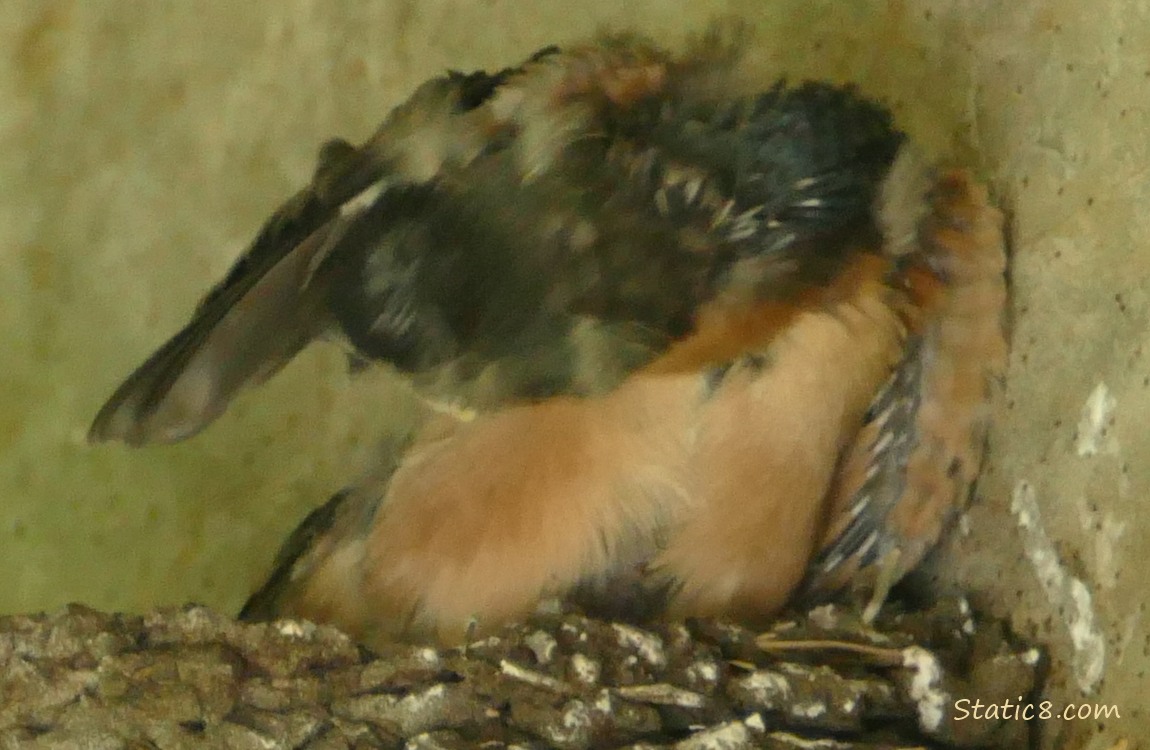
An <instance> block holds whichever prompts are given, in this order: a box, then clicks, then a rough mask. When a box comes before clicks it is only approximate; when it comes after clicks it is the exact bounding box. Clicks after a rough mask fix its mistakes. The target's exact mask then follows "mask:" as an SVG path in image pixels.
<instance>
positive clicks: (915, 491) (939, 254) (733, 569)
mask: <svg viewBox="0 0 1150 750" xmlns="http://www.w3.org/2000/svg"><path fill="white" fill-rule="evenodd" d="M743 44H744V42H742V41H740V40H736V41H732V40H731V39H724V38H723V37H722V36H721V35H718V34H708V35H705V36H704V37H703V38H702V39H701V40H700V41H698V42H696V43H694V44H692V45H690V46H689V47H688V49H687V51H686V52H684V53H682V54H678V55H676V54H673V53H671V52H668V51H666V50H664V49H662V48H660V47H658V46H657V45H655V44H654V43H652V42H650V41H648V40H646V39H644V38H642V37H640V36H637V35H633V34H613V35H612V34H607V35H601V36H600V37H597V38H595V39H593V40H591V41H589V42H585V43H580V44H575V45H572V46H570V47H564V48H560V47H548V48H545V49H543V50H541V51H539V52H537V53H535V54H534V55H531V56H530V57H529V58H528V59H527V60H525V61H524V62H522V63H520V64H518V65H516V66H514V67H509V68H505V69H503V70H501V71H498V72H495V73H486V72H483V71H476V72H471V73H460V72H454V71H453V72H449V73H447V74H445V75H443V76H439V77H437V78H433V79H432V80H430V81H428V82H427V83H425V84H424V85H422V86H420V87H419V88H418V89H416V91H415V92H414V93H413V94H412V95H411V97H410V98H409V99H408V100H407V101H406V102H404V103H402V104H400V105H399V106H398V107H396V108H395V109H394V110H393V111H392V112H391V113H390V114H389V115H388V116H387V117H386V118H385V119H384V121H383V123H382V125H381V126H380V127H379V129H378V130H377V131H376V132H375V133H374V134H373V135H372V136H371V137H370V138H368V139H367V140H366V141H365V142H364V143H363V144H361V145H359V146H354V145H352V144H350V143H348V142H346V141H343V140H339V139H336V140H332V141H329V142H328V143H327V144H325V145H324V146H323V147H322V148H321V149H320V154H319V158H318V161H317V166H316V169H315V173H314V175H313V176H312V179H311V181H310V183H309V184H308V185H307V186H306V187H305V188H303V189H302V190H301V191H300V192H298V193H297V194H295V195H294V196H292V197H291V198H289V199H288V201H286V202H285V203H284V204H283V205H282V206H281V207H280V208H279V210H277V211H276V212H275V213H274V214H273V215H272V217H271V218H270V219H269V220H268V221H267V222H266V223H265V224H264V226H263V228H262V229H261V230H260V231H259V233H258V234H257V236H256V238H255V240H254V241H253V242H252V244H251V245H250V247H249V248H248V250H247V251H246V252H245V254H244V255H242V256H241V257H240V259H239V260H238V261H237V262H236V263H235V265H234V266H233V267H232V269H231V270H230V271H229V272H228V273H227V274H226V276H225V277H224V279H223V280H222V281H221V282H219V283H218V284H217V285H216V286H215V287H214V288H213V289H212V290H211V291H210V292H209V293H208V294H207V295H206V296H205V298H204V299H203V301H202V302H201V303H200V305H199V306H198V307H197V309H196V310H195V312H194V313H193V315H192V318H191V321H190V322H189V323H188V324H187V325H186V326H185V327H184V328H183V329H182V330H180V331H179V332H178V333H176V334H175V336H173V337H172V338H171V339H170V340H169V341H168V342H167V343H166V344H164V345H163V346H161V347H160V348H159V349H158V350H157V352H156V353H155V354H154V355H153V356H152V357H150V358H149V359H148V360H146V361H145V362H144V363H143V364H142V365H141V366H140V367H139V368H138V369H137V370H136V371H135V372H133V373H132V374H131V375H129V376H128V378H127V379H126V380H125V381H124V383H123V385H121V386H120V387H119V388H118V389H117V390H116V391H115V392H114V394H113V395H112V397H111V398H110V399H109V400H108V402H107V403H106V404H105V405H104V407H103V408H102V409H101V410H100V411H99V413H98V414H97V416H96V418H95V420H94V422H93V425H92V428H91V431H90V434H89V437H90V439H91V440H92V441H94V442H99V441H107V440H119V441H123V442H126V443H128V444H130V445H135V446H139V445H145V444H149V443H166V442H176V441H180V440H183V439H186V438H189V437H191V436H192V435H195V434H196V433H198V432H199V431H200V430H202V429H204V428H205V427H206V426H207V425H208V424H210V423H211V422H212V421H213V420H214V419H215V418H217V417H218V416H219V415H220V414H222V413H223V412H224V411H225V409H226V408H227V405H228V403H229V402H230V400H231V399H232V398H233V397H234V396H235V395H236V394H237V393H238V392H240V391H241V390H243V389H245V388H248V387H252V386H255V385H258V384H259V383H261V382H263V381H265V380H266V379H267V378H269V377H271V376H272V375H273V374H274V373H275V372H276V371H278V370H279V369H280V368H281V367H283V366H284V365H285V364H286V363H287V362H288V361H290V360H291V359H292V357H294V356H295V355H296V354H297V353H298V352H299V351H300V350H302V349H303V348H304V347H305V346H307V345H308V344H310V343H311V342H313V341H315V340H319V339H336V340H338V341H340V342H341V343H342V345H343V346H344V347H345V348H346V349H347V350H348V351H349V357H350V360H351V361H352V362H353V363H354V365H355V366H356V367H364V366H373V365H380V366H387V367H391V368H393V369H394V370H396V371H398V372H399V373H401V374H402V376H403V377H405V378H407V379H408V380H409V381H410V382H411V383H412V384H413V386H414V387H415V389H416V390H417V392H418V393H420V395H421V396H423V397H424V398H425V399H426V401H427V402H428V404H430V405H431V406H433V407H434V408H433V409H432V411H431V415H430V416H429V417H428V418H427V419H426V420H424V421H423V422H422V423H421V424H419V425H417V426H416V427H415V428H413V431H412V434H410V435H409V436H408V437H407V438H406V439H405V441H404V444H403V445H402V446H401V448H400V449H399V450H397V451H395V452H394V455H387V456H381V457H380V460H379V462H378V465H377V466H376V467H375V468H374V470H373V471H372V472H369V474H368V476H366V477H364V478H361V479H360V480H358V481H356V482H354V483H351V484H349V485H348V486H347V487H345V488H344V489H343V490H341V491H340V492H338V493H337V494H335V495H334V496H333V497H332V498H331V499H330V500H329V501H328V502H327V503H325V504H323V505H321V506H320V507H319V508H317V509H316V510H314V511H313V512H312V513H311V514H309V515H308V517H307V518H306V519H305V520H304V521H303V522H302V523H301V524H300V525H299V526H298V527H297V529H296V530H295V531H294V532H293V533H292V534H291V535H290V536H289V538H288V540H287V541H286V542H285V543H284V545H283V546H282V548H281V550H280V552H279V554H278V556H277V559H276V561H275V562H274V564H273V566H272V573H271V574H270V576H269V577H268V578H267V580H266V582H265V583H264V584H263V585H262V586H261V587H260V588H259V589H258V590H257V591H256V592H255V593H254V594H253V595H252V596H251V598H250V599H249V600H248V602H247V603H246V604H245V606H244V608H243V609H242V611H241V613H240V618H241V619H245V620H265V619H272V618H278V617H298V618H304V619H309V620H313V621H317V622H326V623H330V624H334V625H337V626H339V627H340V628H342V629H344V630H345V631H347V632H348V633H350V634H352V635H353V636H355V637H356V638H358V639H359V640H361V641H363V642H365V643H367V644H382V643H385V642H390V641H392V640H397V639H398V640H410V639H416V640H427V639H430V640H435V641H439V642H443V643H458V642H460V641H461V640H463V639H465V638H467V637H469V634H473V633H475V632H476V631H477V630H485V629H491V628H495V627H498V626H500V625H501V624H503V623H506V622H509V621H513V620H516V619H521V618H523V617H525V616H527V615H529V614H530V613H531V612H532V611H533V609H534V608H535V607H537V606H538V605H539V603H540V602H541V601H544V600H546V599H548V598H553V597H555V598H560V599H565V600H568V601H571V602H574V603H578V604H579V605H580V606H583V607H585V608H587V609H588V610H590V611H594V612H603V613H606V614H610V615H611V616H618V617H622V618H630V619H637V620H645V619H651V618H658V617H673V618H681V617H690V616H721V617H732V618H737V619H740V620H744V621H747V622H755V623H759V622H767V621H769V620H770V618H771V617H774V616H776V615H777V614H778V613H779V612H780V611H781V610H782V608H784V607H785V606H787V605H788V604H789V603H793V602H796V601H815V600H819V599H823V598H827V597H832V596H835V595H837V594H839V593H840V592H841V591H843V590H845V589H850V588H857V589H859V590H863V589H869V590H870V592H871V604H870V609H871V610H873V609H874V608H875V607H877V606H879V605H880V604H881V602H882V600H883V599H884V598H885V596H886V593H887V592H888V591H889V588H890V586H892V585H893V584H894V583H895V582H896V581H897V580H899V579H900V578H901V577H902V576H904V575H905V574H906V573H907V572H908V571H909V570H911V569H913V568H914V567H915V565H917V564H918V562H919V561H920V560H921V559H922V558H923V556H924V555H925V554H926V553H927V552H929V550H930V549H931V548H932V547H933V546H934V544H935V543H936V542H937V541H938V539H939V538H940V536H941V535H942V533H943V532H944V531H945V529H946V528H948V527H949V526H950V525H951V524H952V523H953V521H954V519H955V518H956V517H957V515H958V514H959V513H960V512H961V510H962V508H963V507H964V505H965V503H966V502H967V499H968V497H969V494H970V491H971V487H972V485H973V483H974V481H975V479H976V477H977V474H978V471H979V466H980V464H981V461H982V458H983V453H984V445H985V439H986V434H987V430H988V429H989V424H990V420H991V417H992V412H993V405H994V395H995V392H996V389H997V388H998V387H999V384H1000V382H1001V378H1002V373H1003V370H1004V367H1005V357H1006V328H1005V324H1004V310H1005V304H1006V294H1007V289H1006V282H1005V262H1006V259H1005V249H1004V248H1005V242H1004V238H1003V221H1002V214H1001V212H1000V211H998V209H997V208H995V206H994V205H993V203H992V201H991V200H990V197H989V195H988V192H987V190H986V188H985V187H984V186H982V185H981V184H979V183H978V182H977V181H976V180H975V179H974V178H973V176H972V175H971V174H970V173H969V172H968V171H964V170H961V169H941V168H936V167H935V166H933V165H932V164H930V163H929V162H928V161H927V160H926V159H925V157H923V156H922V155H921V154H920V153H919V152H918V150H917V149H916V148H915V147H914V145H913V144H911V143H909V142H908V139H907V138H906V136H905V135H904V134H903V133H902V132H901V131H900V130H899V129H897V128H896V127H895V125H894V124H893V118H892V116H891V114H890V112H889V111H888V110H886V109H885V108H883V107H882V106H881V105H879V104H877V103H876V102H874V101H872V100H869V99H867V98H866V97H864V96H862V95H861V94H860V93H859V92H858V91H857V90H856V89H854V88H853V87H851V86H844V85H834V84H829V83H821V82H811V81H807V82H803V83H800V84H798V85H791V84H789V83H788V82H786V81H778V82H775V83H774V84H773V85H769V86H766V87H762V88H755V87H750V88H748V87H746V86H744V85H743V84H741V83H739V82H737V81H738V76H736V75H734V70H735V67H736V66H737V63H738V60H739V54H740V48H741V46H742V45H743ZM872 614H873V612H872Z"/></svg>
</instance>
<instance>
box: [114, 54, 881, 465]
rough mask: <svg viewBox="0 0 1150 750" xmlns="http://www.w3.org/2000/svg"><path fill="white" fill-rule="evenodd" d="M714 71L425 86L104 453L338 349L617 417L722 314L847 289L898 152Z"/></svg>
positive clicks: (849, 95)
mask: <svg viewBox="0 0 1150 750" xmlns="http://www.w3.org/2000/svg"><path fill="white" fill-rule="evenodd" d="M713 67H714V63H712V62H709V61H706V60H703V61H701V62H700V61H678V60H673V59H671V58H669V57H667V56H666V55H664V54H662V53H660V52H658V51H656V50H653V49H651V48H648V47H646V46H644V45H643V44H640V43H635V42H633V41H619V40H615V41H606V42H601V43H599V44H596V45H588V46H586V47H582V48H576V49H575V50H573V51H571V52H565V53H560V52H556V51H554V50H546V51H544V52H542V53H540V54H538V55H536V56H534V57H532V58H531V59H530V60H529V61H527V62H526V63H524V65H523V66H520V67H519V68H516V69H509V70H505V71H501V72H500V73H497V74H495V75H492V76H489V75H487V74H483V73H474V74H470V75H462V74H451V75H448V76H446V77H443V78H440V79H435V80H433V81H431V82H429V83H428V84H425V85H424V86H423V87H421V88H420V89H419V90H417V91H416V92H415V94H414V95H413V96H412V98H411V99H410V100H409V101H408V102H406V103H405V104H403V105H401V106H400V107H398V108H397V109H396V110H395V111H393V113H392V114H391V115H390V116H389V117H388V119H387V120H386V121H385V122H384V124H383V125H382V126H381V127H380V129H379V131H378V132H377V133H376V134H375V135H374V136H373V137H372V138H371V139H369V141H368V142H367V143H365V144H364V145H363V146H360V147H358V148H356V147H352V146H350V145H348V144H346V143H342V142H334V143H333V144H332V145H331V146H329V147H328V148H327V149H326V150H325V152H324V154H323V155H322V157H321V160H320V165H319V168H318V169H317V171H316V175H315V177H314V178H313V180H312V183H311V185H310V186H309V187H308V188H307V189H305V190H304V191H302V192H301V193H300V194H298V195H297V196H295V197H294V198H293V199H291V200H290V201H289V202H288V203H287V204H285V206H284V207H282V208H281V209H280V211H278V212H277V213H276V214H275V215H274V216H273V218H272V219H271V220H270V221H269V222H268V224H267V225H266V226H265V228H264V230H263V231H262V232H261V233H260V235H259V237H258V238H257V240H256V241H255V243H253V245H252V247H251V249H250V250H249V252H248V253H247V254H246V255H245V256H244V257H243V258H241V260H240V261H239V262H237V264H236V266H235V267H234V268H233V270H232V271H231V272H230V273H229V274H228V276H227V277H226V278H225V279H224V281H223V282H222V283H221V284H220V285H219V286H218V287H217V288H216V289H215V290H213V291H212V292H211V293H210V294H209V295H208V296H207V298H206V299H205V301H204V302H203V303H202V304H201V306H200V308H199V309H198V310H197V312H196V314H195V316H194V317H193V319H192V321H191V322H190V323H189V324H188V325H187V327H185V328H184V329H183V330H182V331H181V332H179V333H178V334H177V335H176V336H175V337H174V338H173V339H172V340H171V341H169V342H168V343H167V344H165V345H164V346H163V347H161V349H160V350H159V351H158V352H157V353H156V354H155V355H153V356H152V357H151V358H150V359H149V360H148V361H146V362H145V363H144V364H143V365H142V366H141V367H140V368H139V369H138V370H137V371H136V372H135V373H133V374H132V375H131V376H130V377H129V378H128V379H127V381H126V382H125V383H124V385H122V386H121V387H120V388H119V389H118V390H117V391H116V392H115V394H114V395H113V396H112V398H111V399H110V400H109V402H108V403H107V404H106V405H105V406H104V408H103V409H102V410H101V411H100V413H99V414H98V415H97V417H96V420H95V422H94V424H93V427H92V430H91V437H92V438H93V439H95V440H102V439H120V440H124V441H126V442H129V443H132V444H141V443H146V442H152V441H160V442H169V441H175V440H180V439H183V438H185V437H188V436H189V435H192V434H194V433H195V432H197V431H198V430H200V429H202V428H203V427H204V426H205V425H206V424H208V423H209V422H210V421H211V420H212V419H214V418H215V417H216V416H218V415H219V414H220V413H221V412H222V411H223V410H224V409H225V408H226V406H227V403H228V402H229V401H230V399H231V398H232V397H233V396H234V395H235V393H236V392H238V391H239V390H240V389H241V388H243V387H244V386H247V385H251V384H256V383H259V382H262V381H263V380H264V379H266V378H267V377H269V376H270V375H271V374H272V373H274V372H276V371H277V370H278V369H279V368H280V367H281V366H282V365H283V364H285V363H286V362H287V361H288V360H290V359H291V358H292V357H293V356H294V355H295V354H296V353H297V352H298V351H299V350H300V349H301V348H302V347H303V346H305V345H306V344H307V343H308V342H309V341H311V340H312V339H314V338H315V337H317V336H319V335H321V334H324V333H329V332H336V333H339V334H341V335H343V336H344V337H346V338H347V339H349V340H350V342H351V344H352V346H353V348H354V349H355V350H356V354H357V355H358V356H360V357H361V358H366V359H374V360H381V361H384V362H387V363H390V364H393V365H395V366H397V367H399V368H400V369H401V370H406V371H408V372H410V373H412V374H413V375H414V376H415V377H416V379H417V382H418V383H419V384H420V385H421V386H422V387H423V388H424V389H425V390H426V391H427V392H428V393H429V394H430V395H431V396H432V397H433V398H440V399H444V400H448V401H460V402H462V403H463V404H464V405H466V406H469V407H472V408H480V409H485V408H494V407H498V406H500V405H503V404H506V403H512V402H517V401H521V400H523V399H538V398H545V397H549V396H553V395H558V394H563V393H574V394H586V393H600V392H604V391H607V390H610V389H611V388H613V387H615V386H616V385H617V384H618V383H619V382H622V380H623V379H625V378H626V377H627V375H628V374H629V373H631V372H633V371H634V370H635V369H637V368H639V367H642V366H643V365H645V364H646V363H648V362H649V361H651V359H652V358H653V357H656V356H658V355H659V353H660V352H662V351H664V350H665V349H666V348H667V347H668V346H670V345H671V344H672V343H673V342H674V341H675V340H677V339H680V338H682V337H683V336H685V335H686V334H688V333H689V332H691V331H692V330H693V329H694V327H695V326H696V325H697V324H698V323H699V320H698V318H699V313H700V311H701V310H702V309H704V308H705V306H706V304H707V303H708V302H709V301H711V300H713V299H715V298H716V297H718V296H721V295H725V296H729V297H730V296H734V297H738V296H742V297H746V298H748V299H758V298H763V297H773V298H776V299H786V298H789V297H792V296H794V295H796V294H799V293H801V292H802V291H803V290H804V289H807V288H809V287H811V286H815V285H818V284H822V283H827V282H829V280H830V279H832V278H833V277H834V275H835V274H836V273H837V272H838V269H840V268H841V266H842V264H843V263H844V262H845V259H846V251H845V250H844V249H843V248H844V247H845V245H844V243H842V242H834V241H830V240H831V239H833V238H835V237H838V236H843V237H845V236H849V235H850V234H853V233H857V232H859V231H865V230H866V228H867V227H869V226H871V223H872V222H871V217H870V215H869V209H870V206H871V204H872V203H873V200H874V195H875V192H876V190H877V186H878V184H879V182H880V181H881V178H882V176H883V174H884V173H885V171H886V169H887V167H888V166H889V164H890V162H891V160H892V159H893V155H894V152H895V150H896V148H897V146H898V143H899V142H900V140H901V135H900V134H899V133H897V131H895V130H894V129H893V127H892V126H891V124H890V118H889V115H888V114H887V113H886V112H885V111H884V110H882V109H881V108H880V107H878V106H877V105H874V104H873V103H870V102H868V101H866V100H864V99H862V98H861V97H859V96H858V95H857V94H856V93H855V92H854V91H852V90H850V89H847V88H842V87H832V86H827V85H821V84H806V85H803V86H799V87H794V88H788V87H786V86H783V85H779V86H776V87H775V88H774V89H772V90H770V91H767V92H764V93H761V94H758V95H753V96H745V97H734V98H732V97H731V96H728V95H727V92H724V91H722V90H715V89H706V88H705V87H700V86H698V85H696V84H697V81H698V79H699V78H700V76H701V75H702V73H700V71H706V70H710V69H711V68H713Z"/></svg>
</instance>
